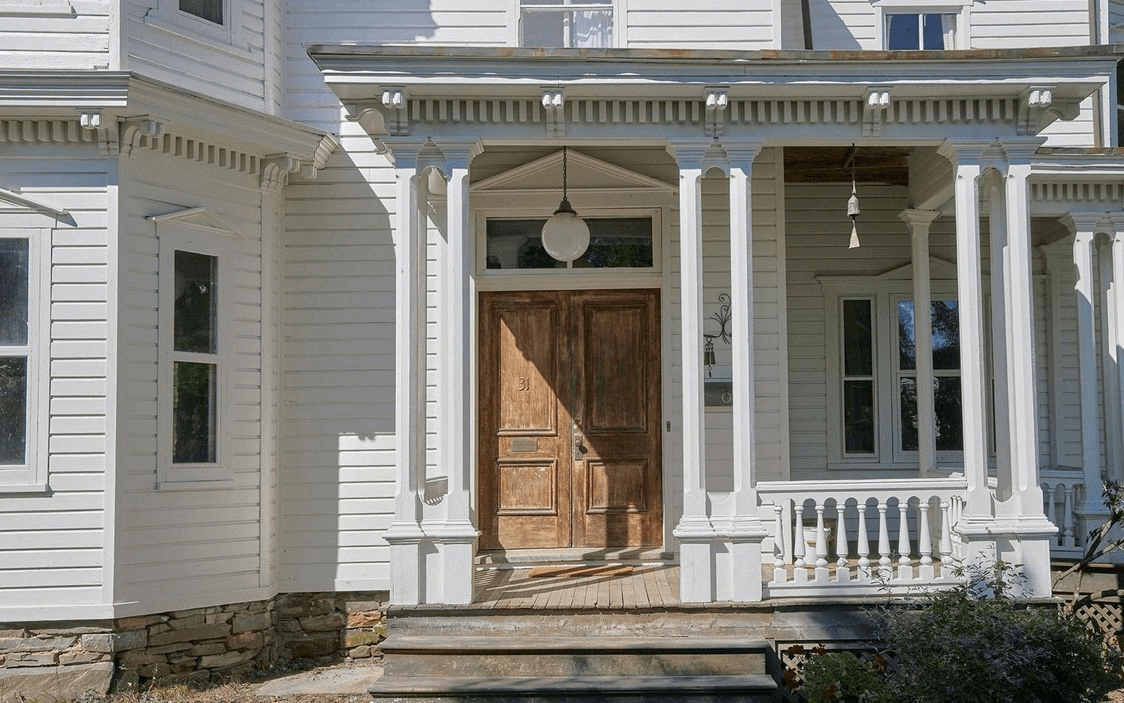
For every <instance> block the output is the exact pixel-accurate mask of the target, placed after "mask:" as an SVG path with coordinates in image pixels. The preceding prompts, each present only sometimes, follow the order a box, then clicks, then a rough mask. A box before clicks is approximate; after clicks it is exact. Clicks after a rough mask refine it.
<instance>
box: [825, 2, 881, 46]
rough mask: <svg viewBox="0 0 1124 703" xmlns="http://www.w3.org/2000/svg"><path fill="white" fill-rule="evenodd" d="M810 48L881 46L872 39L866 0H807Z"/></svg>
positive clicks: (869, 6)
mask: <svg viewBox="0 0 1124 703" xmlns="http://www.w3.org/2000/svg"><path fill="white" fill-rule="evenodd" d="M808 5H809V9H810V11H811V13H810V14H811V22H812V48H813V49H816V50H821V51H822V50H835V51H855V50H859V49H866V50H874V49H881V48H882V47H881V46H877V45H876V43H875V38H876V36H877V34H876V33H875V27H874V22H875V19H874V17H875V13H874V8H872V7H871V5H870V0H811V2H809V3H808Z"/></svg>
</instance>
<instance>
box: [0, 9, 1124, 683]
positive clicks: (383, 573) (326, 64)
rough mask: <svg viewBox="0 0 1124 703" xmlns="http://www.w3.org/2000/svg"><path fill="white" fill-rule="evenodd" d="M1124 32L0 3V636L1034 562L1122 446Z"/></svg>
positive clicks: (739, 599)
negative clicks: (1122, 59)
mask: <svg viewBox="0 0 1124 703" xmlns="http://www.w3.org/2000/svg"><path fill="white" fill-rule="evenodd" d="M1122 30H1124V2H1119V1H1117V0H1051V1H1049V2H1047V1H1045V0H988V1H987V2H982V1H980V0H932V1H929V0H924V1H922V0H791V1H790V0H699V1H698V2H694V3H679V2H670V1H669V0H584V1H582V2H579V0H475V1H473V2H463V1H461V0H367V1H366V2H355V1H351V2H345V1H344V0H318V1H317V2H303V1H301V0H125V1H124V2H110V1H109V0H0V623H19V625H12V626H11V627H7V628H6V626H4V625H0V630H5V631H6V633H7V635H6V636H9V637H8V639H7V640H0V643H2V642H8V644H7V645H3V646H0V658H3V657H4V654H3V652H5V651H7V652H8V654H7V659H6V663H5V665H4V666H5V667H6V668H5V670H8V669H14V668H20V669H26V668H34V667H35V666H40V667H42V666H52V667H59V668H65V667H66V665H69V664H73V665H79V664H82V662H83V661H88V660H83V659H81V657H79V658H78V659H75V658H74V657H73V656H70V655H69V654H66V653H65V652H64V654H62V655H60V654H59V653H58V652H55V653H54V655H53V657H51V656H46V655H44V656H43V657H42V658H39V659H35V658H33V657H32V658H29V657H27V656H22V655H19V654H18V653H19V652H25V653H26V652H27V651H31V649H29V646H30V645H27V644H26V643H25V644H23V645H20V644H19V643H18V642H17V640H21V639H22V640H33V639H35V637H39V639H40V640H41V639H43V638H44V637H46V635H42V634H40V635H36V634H35V633H36V632H41V631H47V630H44V629H43V628H48V629H49V627H48V624H51V623H54V624H56V625H57V624H58V623H68V624H69V625H68V626H69V627H79V626H82V625H83V624H90V623H100V624H101V625H104V626H105V632H106V633H108V634H109V635H110V636H111V637H110V639H112V637H113V636H120V635H121V632H122V631H123V630H126V629H128V628H130V627H132V626H134V625H135V624H136V623H137V622H140V620H137V618H141V619H142V620H143V617H146V616H156V615H161V614H165V615H166V614H169V613H177V612H182V611H192V610H193V609H204V610H201V611H199V612H200V613H205V614H207V615H206V617H210V613H212V612H214V611H216V609H218V608H220V607H227V606H230V607H241V606H240V605H239V604H248V603H260V602H269V601H271V599H274V598H275V597H276V596H278V595H279V594H295V593H324V592H365V593H374V594H378V593H383V594H386V593H389V596H388V599H389V602H391V603H393V604H394V605H396V606H401V612H410V613H415V614H416V613H425V612H431V611H434V610H435V609H436V610H440V611H441V612H446V613H455V612H461V611H463V612H472V613H476V614H477V615H478V614H479V612H480V610H481V608H483V607H484V605H482V604H486V605H487V606H488V607H491V608H492V609H493V610H500V609H502V608H501V607H500V605H497V604H502V603H504V602H505V598H507V599H508V600H510V599H511V598H512V597H515V596H513V595H512V594H513V593H515V592H516V591H517V590H518V589H517V588H516V586H515V585H512V587H511V588H510V589H508V592H507V594H506V595H504V593H503V590H504V589H503V588H500V587H496V588H491V587H489V584H490V583H495V582H503V583H506V584H509V585H510V584H517V583H521V581H520V579H524V578H525V580H526V581H527V582H528V583H545V582H546V581H541V582H539V581H534V577H533V576H529V575H528V574H527V572H528V570H529V569H524V568H511V567H513V566H515V567H521V566H530V565H535V566H536V567H538V568H539V569H540V570H541V569H542V568H543V566H544V564H549V565H550V567H551V568H553V569H555V572H552V574H553V578H552V576H551V575H549V574H548V576H547V580H549V581H550V582H551V583H554V584H556V585H558V584H560V585H559V586H558V588H559V589H560V592H561V591H564V590H565V587H566V584H567V583H568V582H567V581H566V578H565V576H566V568H567V565H568V564H569V563H570V562H574V563H577V564H580V565H582V566H584V568H585V569H586V573H596V572H597V570H598V568H599V565H602V564H603V565H604V566H605V569H604V570H603V573H604V575H605V576H604V578H601V579H598V582H599V583H601V584H608V586H607V588H608V589H609V594H610V595H609V597H610V598H612V597H613V596H612V593H613V592H614V591H613V588H614V586H613V585H612V584H614V583H615V584H617V586H616V589H617V591H616V592H618V593H619V592H620V583H621V582H622V581H623V582H624V583H625V584H642V586H635V585H634V586H631V587H632V588H633V590H632V594H633V596H632V598H633V599H634V600H639V601H640V603H639V606H638V607H640V606H644V607H641V610H645V608H646V610H645V612H659V611H660V609H661V608H662V609H664V610H667V609H678V610H679V611H682V612H694V611H691V608H704V607H705V608H709V609H708V610H707V611H706V612H709V613H715V612H718V613H721V612H725V611H724V609H727V610H728V611H729V612H731V613H739V612H740V613H744V612H749V611H747V610H746V609H747V608H749V609H750V610H752V612H763V610H762V609H767V608H768V607H769V604H770V603H771V602H772V603H777V602H782V601H783V602H786V603H794V602H799V603H802V604H804V605H806V606H808V607H809V608H813V609H814V608H815V607H816V605H817V604H818V603H824V604H827V603H838V602H842V601H847V602H854V600H855V598H860V599H861V598H862V597H863V596H871V597H875V596H879V595H880V594H883V593H884V591H885V589H887V588H888V589H890V590H891V591H894V592H906V591H912V590H916V589H919V588H921V589H924V588H927V587H930V586H932V587H940V586H941V585H947V584H949V583H953V582H955V580H956V578H957V576H956V575H955V572H954V567H955V566H956V565H961V564H970V563H982V562H988V561H994V560H1003V561H1006V562H1009V563H1011V564H1013V565H1015V568H1016V570H1017V571H1019V572H1021V573H1022V574H1023V575H1024V576H1025V580H1026V583H1027V587H1028V589H1029V594H1031V595H1035V596H1045V595H1048V594H1049V591H1050V562H1051V559H1064V558H1072V557H1073V556H1074V555H1076V554H1079V553H1080V551H1081V549H1082V546H1083V543H1084V535H1085V534H1086V533H1087V532H1088V530H1089V529H1090V527H1092V526H1095V525H1097V524H1099V523H1100V521H1101V520H1102V519H1103V518H1104V513H1105V511H1104V509H1103V506H1102V500H1101V483H1102V480H1104V479H1106V478H1108V479H1122V478H1124V412H1122V409H1121V406H1122V402H1121V399H1122V397H1124V370H1122V369H1121V362H1122V361H1124V333H1122V329H1124V151H1120V150H1118V149H1117V148H1116V144H1118V142H1119V139H1120V138H1121V129H1122V127H1121V124H1122V123H1121V122H1119V121H1118V110H1119V109H1120V104H1121V103H1120V101H1121V100H1122V99H1121V98H1119V97H1118V96H1119V95H1124V92H1121V91H1124V88H1122V87H1121V86H1120V85H1119V84H1118V79H1117V61H1118V58H1119V54H1118V53H1117V50H1118V49H1117V45H1115V44H1114V42H1117V41H1120V39H1121V37H1124V31H1122ZM560 201H564V203H563V206H560V204H559V203H560ZM567 203H568V204H569V205H568V206H566V204H567ZM556 211H560V213H556ZM575 212H576V214H574V213H575ZM918 311H921V312H920V314H918ZM918 321H920V324H918ZM646 569H647V570H648V571H645V570H646ZM650 571H656V572H658V574H657V575H658V578H657V579H653V578H650V577H651V576H652V574H651V573H648V572H650ZM540 573H541V571H540ZM574 573H575V576H574V578H575V579H577V578H578V577H579V576H580V575H581V573H582V572H581V571H580V570H579V571H575V572H574ZM570 583H577V581H574V582H570ZM629 588H630V586H629V585H626V586H625V594H624V596H623V603H624V605H626V606H637V603H633V602H631V601H630V600H629V598H630V597H629V595H628V591H629ZM596 590H597V588H593V589H589V588H582V589H579V591H578V592H577V593H568V594H567V595H566V596H560V597H558V598H555V599H553V600H550V598H549V596H544V597H540V598H537V599H536V597H533V596H530V595H527V594H528V593H529V591H524V592H523V596H524V597H523V600H522V601H521V602H520V604H519V605H520V607H522V608H523V609H524V610H526V609H532V610H533V609H537V608H544V609H548V610H549V609H553V610H554V611H566V610H572V611H574V612H575V613H577V612H579V611H581V610H582V609H583V608H588V607H593V606H595V605H597V603H596V595H595V594H594V591H596ZM657 596H658V598H657ZM794 598H799V599H801V600H799V601H793V600H792V599H794ZM616 602H617V601H613V603H614V604H616ZM698 604H702V605H698ZM705 604H717V605H710V606H707V605H705ZM747 604H748V605H747ZM436 606H440V607H439V608H435V607H436ZM457 606H459V607H460V608H461V610H460V611H458V609H457ZM169 617H170V616H169ZM207 622H208V623H209V622H210V620H208V621H207ZM107 623H108V624H107ZM54 626H55V625H51V627H54ZM37 628H39V629H37ZM266 629H268V628H266ZM21 633H22V634H21ZM392 633H393V627H392ZM59 637H62V635H59ZM147 637H148V641H149V645H147V646H149V648H150V649H151V646H152V645H151V643H152V642H153V641H155V639H154V637H155V636H154V634H153V631H152V630H151V629H150V630H149V631H148V634H147ZM63 639H65V637H64V638H63ZM80 639H81V638H79V641H77V643H72V644H71V645H68V646H70V647H71V650H73V647H77V646H80V645H82V642H81V641H80ZM119 639H120V637H119ZM86 645H90V646H89V647H87V649H89V648H90V647H92V646H93V645H92V644H91V643H90V642H86ZM60 646H61V645H60ZM133 646H134V648H135V647H136V646H138V645H136V643H135V642H134V643H133ZM5 647H7V649H5ZM21 647H22V649H21ZM32 649H34V648H32ZM63 649H65V647H64V648H63ZM123 649H128V647H126V646H125V645H123V644H121V643H118V644H117V645H114V647H110V650H111V652H110V653H111V654H113V653H114V652H115V651H117V650H123ZM71 650H67V651H68V652H71V654H73V651H71ZM155 654H159V652H156V653H155ZM211 654H213V653H211ZM184 656H185V657H186V656H187V655H186V654H185V655H184ZM203 656H205V655H203ZM60 657H62V658H60ZM111 658H112V657H111ZM212 663H214V662H212ZM195 665H197V666H204V667H205V666H206V664H201V663H200V662H198V661H197V662H196V664H195ZM176 666H179V667H180V669H183V667H185V666H186V667H187V668H190V667H191V666H193V665H191V664H184V663H183V661H180V662H179V664H176ZM216 666H219V664H216ZM160 673H161V672H160V671H156V672H155V674H154V675H158V674H160Z"/></svg>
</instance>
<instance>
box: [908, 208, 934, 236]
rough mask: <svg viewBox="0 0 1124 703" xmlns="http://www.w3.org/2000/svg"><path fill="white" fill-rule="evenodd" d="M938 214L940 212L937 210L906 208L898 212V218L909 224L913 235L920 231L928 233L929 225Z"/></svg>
mask: <svg viewBox="0 0 1124 703" xmlns="http://www.w3.org/2000/svg"><path fill="white" fill-rule="evenodd" d="M940 216H941V213H940V212H939V211H937V210H914V209H907V210H902V211H901V212H899V213H898V219H899V220H901V221H902V222H904V223H906V224H907V225H909V227H910V231H911V233H912V234H913V235H915V236H916V235H918V234H921V233H924V234H928V233H929V225H931V224H933V220H935V219H937V218H938V217H940Z"/></svg>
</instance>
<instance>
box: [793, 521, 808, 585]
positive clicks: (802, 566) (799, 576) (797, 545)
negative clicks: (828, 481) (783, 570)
mask: <svg viewBox="0 0 1124 703" xmlns="http://www.w3.org/2000/svg"><path fill="white" fill-rule="evenodd" d="M792 516H793V522H794V523H796V527H795V531H796V535H795V536H794V537H793V539H792V554H793V556H794V557H795V559H796V561H795V562H794V563H793V565H792V580H793V581H795V582H796V583H808V562H807V561H805V560H804V555H805V553H806V551H805V547H804V504H803V503H800V504H799V505H795V506H793V510H792Z"/></svg>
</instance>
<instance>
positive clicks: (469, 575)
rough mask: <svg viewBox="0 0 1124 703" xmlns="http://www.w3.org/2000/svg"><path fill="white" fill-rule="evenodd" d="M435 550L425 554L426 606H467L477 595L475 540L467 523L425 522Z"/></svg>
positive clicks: (426, 530)
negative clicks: (431, 604)
mask: <svg viewBox="0 0 1124 703" xmlns="http://www.w3.org/2000/svg"><path fill="white" fill-rule="evenodd" d="M422 527H423V528H424V529H425V533H426V537H427V538H428V539H429V543H430V545H432V548H431V549H430V550H429V551H428V552H427V553H426V554H425V573H426V593H425V602H426V603H441V604H444V605H467V604H469V603H471V602H472V597H473V595H475V575H476V570H475V564H474V561H473V557H474V556H475V554H476V548H475V547H476V538H477V537H478V536H479V535H480V532H479V531H478V530H477V529H476V528H475V527H473V526H472V523H470V522H467V521H448V522H442V523H436V524H428V523H423V525H422Z"/></svg>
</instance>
